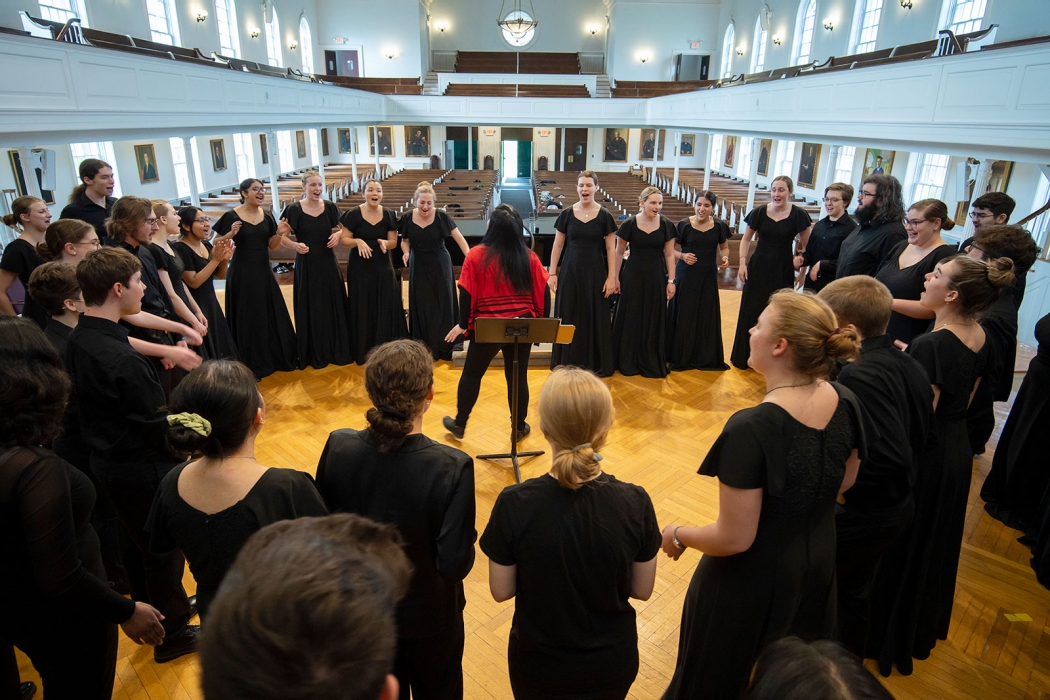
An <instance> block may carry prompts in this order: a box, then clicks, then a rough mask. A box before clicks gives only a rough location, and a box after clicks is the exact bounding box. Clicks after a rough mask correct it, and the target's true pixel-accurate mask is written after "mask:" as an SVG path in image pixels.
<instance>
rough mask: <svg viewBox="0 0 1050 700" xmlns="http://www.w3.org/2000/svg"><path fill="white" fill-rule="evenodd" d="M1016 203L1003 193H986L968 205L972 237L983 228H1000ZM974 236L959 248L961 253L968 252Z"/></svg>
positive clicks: (1008, 218) (1007, 219)
mask: <svg viewBox="0 0 1050 700" xmlns="http://www.w3.org/2000/svg"><path fill="white" fill-rule="evenodd" d="M1016 206H1017V202H1015V201H1014V198H1013V197H1011V196H1010V195H1008V194H1006V193H1005V192H986V193H985V194H982V195H981V196H980V197H978V198H977V199H975V200H973V202H972V203H971V204H970V221H971V222H973V233H974V236H976V235H977V232H978V231H980V230H981V228H982V227H983V226H1001V225H1003V224H1005V223H1006V222H1008V221H1009V220H1010V215H1011V214H1013V213H1014V207H1016ZM974 236H971V237H970V238H967V239H966V240H965V241H963V242H962V245H961V246H959V250H960V251H962V252H963V253H967V252H969V248H970V245H971V244H972V243H973V239H974Z"/></svg>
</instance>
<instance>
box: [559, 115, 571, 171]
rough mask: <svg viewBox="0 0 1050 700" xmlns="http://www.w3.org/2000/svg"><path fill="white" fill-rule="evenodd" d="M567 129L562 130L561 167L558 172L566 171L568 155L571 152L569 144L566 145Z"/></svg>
mask: <svg viewBox="0 0 1050 700" xmlns="http://www.w3.org/2000/svg"><path fill="white" fill-rule="evenodd" d="M566 133H567V132H566V131H565V127H564V126H563V127H562V128H561V167H560V168H558V170H562V171H564V170H565V163H566V162H567V160H566V158H567V155H566V154H567V153H568V152H569V144H567V143H565V134H566Z"/></svg>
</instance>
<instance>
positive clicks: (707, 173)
mask: <svg viewBox="0 0 1050 700" xmlns="http://www.w3.org/2000/svg"><path fill="white" fill-rule="evenodd" d="M714 140H715V135H714V134H708V135H707V150H706V151H704V162H705V163H707V166H706V167H705V168H704V189H705V190H709V189H711V167H712V166H711V153H712V151H713V149H712V148H711V142H712V141H714Z"/></svg>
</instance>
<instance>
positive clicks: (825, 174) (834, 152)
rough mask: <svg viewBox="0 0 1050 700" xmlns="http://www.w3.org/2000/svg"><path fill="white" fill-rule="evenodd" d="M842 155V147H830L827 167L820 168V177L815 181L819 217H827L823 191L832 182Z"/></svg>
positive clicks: (835, 145) (836, 145)
mask: <svg viewBox="0 0 1050 700" xmlns="http://www.w3.org/2000/svg"><path fill="white" fill-rule="evenodd" d="M841 154H842V146H840V145H838V144H833V145H832V146H831V153H830V154H829V156H828V165H827V167H826V168H822V169H821V171H820V177H819V178H818V179H817V192H818V193H819V197H818V199H819V200H820V215H821V217H824V216H827V213H828V212H827V209H825V208H824V190H826V189H827V188H828V185H830V184H831V183H832V182H834V178H835V171H836V170H837V169H838V166H839V156H840V155H841Z"/></svg>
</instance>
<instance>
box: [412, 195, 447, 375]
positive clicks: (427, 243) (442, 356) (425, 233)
mask: <svg viewBox="0 0 1050 700" xmlns="http://www.w3.org/2000/svg"><path fill="white" fill-rule="evenodd" d="M455 228H456V224H455V223H454V222H453V221H452V220H451V219H450V218H448V214H446V213H445V212H443V211H436V212H434V220H433V221H432V222H431V223H430V224H429V225H427V226H423V227H420V226H419V225H418V224H416V223H415V222H414V221H412V210H411V209H410V210H409V211H407V212H406V213H405V214H404V215H403V216H402V217H401V222H400V228H399V233H400V234H401V238H403V239H404V240H406V241H408V242H409V243H410V245H411V254H410V255H409V258H408V331H409V334H410V335H411V337H412V338H414V339H415V340H421V341H423V342H424V343H426V344H427V347H429V348H430V352H431V354H432V355H433V356H434V359H435V360H451V359H452V345H453V344H452V343H448V342H445V336H446V335H448V332H449V331H450V330H452V328H453V326H455V325H456V324H457V323H459V299H458V296H457V294H456V278H455V277H454V276H453V274H452V257H451V256H449V254H448V249H447V248H446V247H445V239H446V238H449V237H450V236H451V235H452V230H453V229H455Z"/></svg>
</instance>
